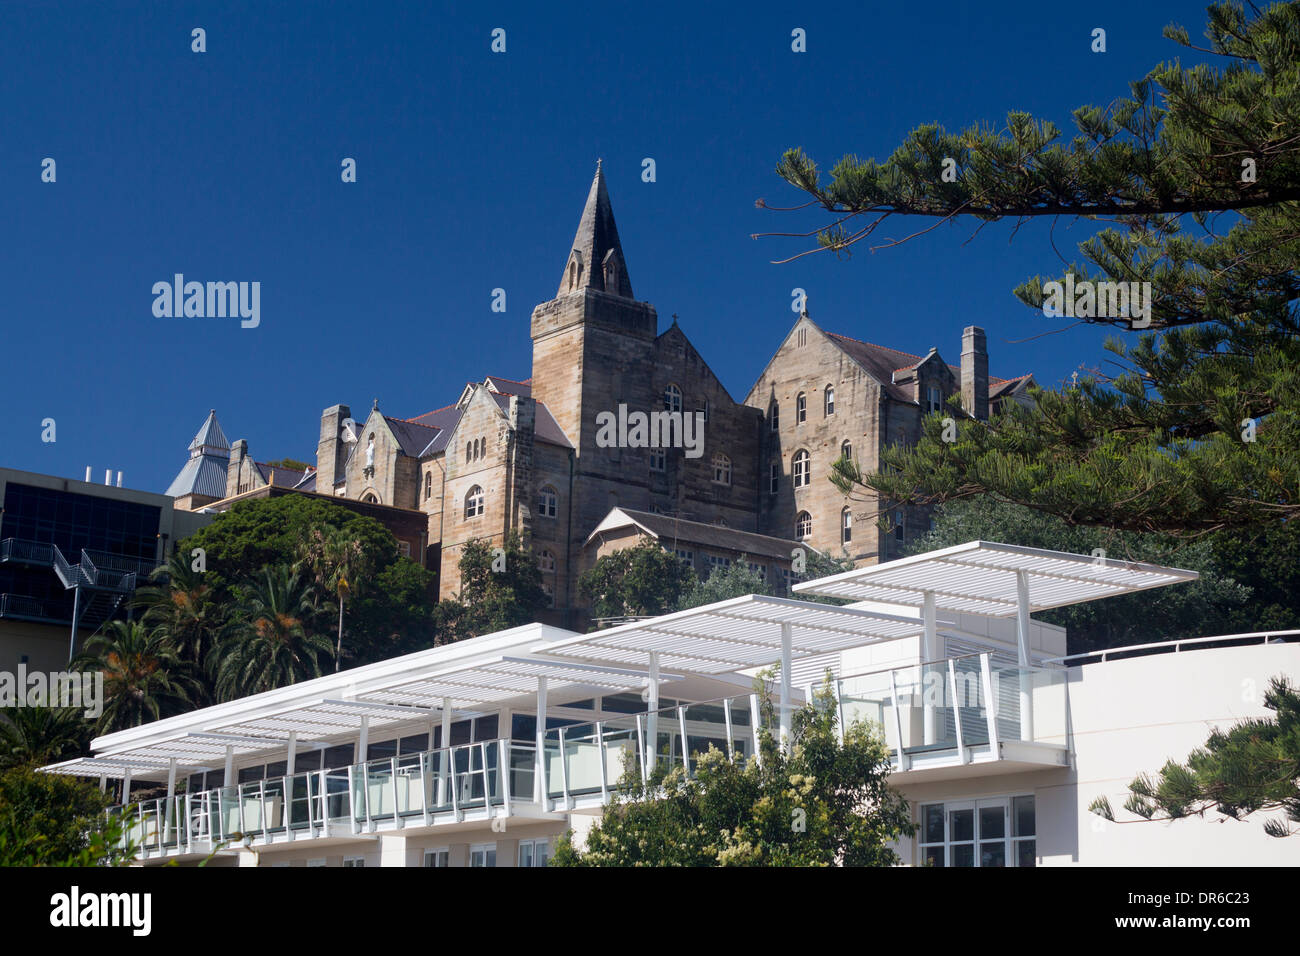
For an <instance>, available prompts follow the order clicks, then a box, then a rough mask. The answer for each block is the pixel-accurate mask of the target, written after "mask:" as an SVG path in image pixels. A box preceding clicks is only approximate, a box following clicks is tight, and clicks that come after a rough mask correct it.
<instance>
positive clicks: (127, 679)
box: [74, 621, 199, 734]
mask: <svg viewBox="0 0 1300 956" xmlns="http://www.w3.org/2000/svg"><path fill="white" fill-rule="evenodd" d="M74 666H75V667H78V668H79V669H81V670H99V671H103V672H104V711H103V713H102V714H100V717H99V722H98V724H97V725H96V729H97V730H98V732H99V733H101V734H105V733H112V732H113V731H115V730H122V729H124V728H126V727H138V726H139V725H140V724H143V723H146V722H148V721H151V720H157V719H158V718H160V717H162V716H165V714H164V712H168V713H174V712H176V711H179V710H181V709H183V708H184V707H186V706H188V705H190V704H191V703H192V702H193V697H194V695H195V694H196V692H197V691H198V689H199V688H198V682H197V681H195V680H194V679H193V677H191V676H190V667H189V665H187V664H186V663H185V662H184V661H182V660H181V659H180V657H179V656H178V655H177V653H176V651H175V650H173V649H172V647H171V645H170V644H169V643H168V641H167V640H166V638H165V637H164V636H163V635H162V634H161V633H160V632H158V631H157V630H155V629H153V628H150V627H149V626H148V625H146V624H145V623H144V622H143V621H111V622H109V624H108V627H107V629H106V630H105V631H104V633H103V634H99V635H96V636H95V637H93V638H91V639H90V640H89V641H87V642H86V651H85V653H84V654H82V655H81V656H80V657H79V658H78V659H77V660H76V661H75V662H74Z"/></svg>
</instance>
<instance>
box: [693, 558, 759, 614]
mask: <svg viewBox="0 0 1300 956" xmlns="http://www.w3.org/2000/svg"><path fill="white" fill-rule="evenodd" d="M691 579H692V580H691V586H690V587H689V588H687V589H686V591H685V593H683V594H682V596H681V598H680V600H679V601H678V602H677V608H678V610H683V611H684V610H686V609H687V608H690V607H700V606H701V605H703V604H712V603H713V602H714V601H725V600H727V599H728V598H735V597H743V596H744V595H746V594H767V593H768V587H767V582H766V581H764V580H763V578H762V576H761V575H759V574H758V572H756V571H751V570H750V569H749V563H748V560H747V559H746V558H745V557H743V556H742V557H741V558H740V560H739V561H732V562H731V563H730V564H729V565H727V566H726V567H725V568H714V569H713V570H712V571H711V572H709V576H708V577H707V578H705V579H704V580H700V579H699V578H697V577H695V575H693V574H692V575H691Z"/></svg>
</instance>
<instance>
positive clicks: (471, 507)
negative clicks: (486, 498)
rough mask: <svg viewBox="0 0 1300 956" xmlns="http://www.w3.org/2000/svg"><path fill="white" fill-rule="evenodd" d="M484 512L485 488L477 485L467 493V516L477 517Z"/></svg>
mask: <svg viewBox="0 0 1300 956" xmlns="http://www.w3.org/2000/svg"><path fill="white" fill-rule="evenodd" d="M482 513H483V489H482V488H481V487H479V486H478V485H475V486H474V487H473V488H471V489H470V490H469V492H468V493H467V494H466V495H465V517H466V518H477V517H478V516H479V515H481V514H482Z"/></svg>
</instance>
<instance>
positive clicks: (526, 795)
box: [509, 740, 537, 803]
mask: <svg viewBox="0 0 1300 956" xmlns="http://www.w3.org/2000/svg"><path fill="white" fill-rule="evenodd" d="M509 746H510V763H509V767H510V799H511V800H522V801H524V802H525V803H531V802H532V801H533V800H535V799H536V794H534V793H533V787H534V786H535V782H534V780H535V777H536V776H537V745H536V744H530V743H522V742H520V741H518V740H512V741H510V744H509Z"/></svg>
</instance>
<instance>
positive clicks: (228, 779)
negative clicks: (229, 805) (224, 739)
mask: <svg viewBox="0 0 1300 956" xmlns="http://www.w3.org/2000/svg"><path fill="white" fill-rule="evenodd" d="M234 773H235V748H234V746H233V745H232V744H226V770H225V773H224V774H222V777H221V781H222V782H221V785H222V786H223V787H233V786H234V785H235V784H234V780H233V779H232V778H233V777H234Z"/></svg>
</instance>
